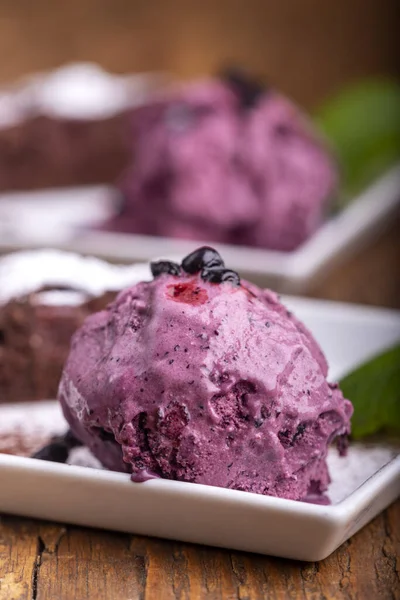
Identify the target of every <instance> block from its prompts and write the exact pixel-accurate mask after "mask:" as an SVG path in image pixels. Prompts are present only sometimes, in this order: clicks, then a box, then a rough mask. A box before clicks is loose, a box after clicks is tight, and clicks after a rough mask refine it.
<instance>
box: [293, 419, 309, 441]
mask: <svg viewBox="0 0 400 600" xmlns="http://www.w3.org/2000/svg"><path fill="white" fill-rule="evenodd" d="M305 430H306V424H305V423H300V425H298V426H297V429H296V433H295V434H294V436H293V438H292V446H293V444H294V443H295V442H296V440H297V439H298V438H299V437H301V436H302V435H303V433H304V432H305Z"/></svg>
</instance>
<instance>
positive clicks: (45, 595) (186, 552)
mask: <svg viewBox="0 0 400 600" xmlns="http://www.w3.org/2000/svg"><path fill="white" fill-rule="evenodd" d="M399 550H400V501H398V502H397V503H396V504H394V505H392V506H391V507H390V508H389V509H388V510H386V511H385V512H384V513H383V514H382V515H380V516H379V517H378V518H376V519H375V520H374V521H373V522H372V523H370V524H369V525H368V526H367V527H365V528H364V529H363V530H361V531H360V532H359V533H358V534H357V535H355V536H354V537H353V538H352V539H351V540H349V541H348V542H346V543H345V544H343V545H342V546H341V547H340V548H339V549H338V550H337V551H336V552H334V553H333V554H332V555H331V556H330V557H328V558H327V559H326V560H324V561H322V562H320V563H301V562H296V561H290V560H283V559H278V558H271V557H264V556H260V555H256V554H247V553H244V552H230V551H228V550H219V549H215V548H207V547H203V546H195V545H191V544H183V543H179V542H170V541H163V540H158V539H151V538H145V537H139V536H131V535H124V534H119V533H108V532H102V531H94V530H89V529H84V528H78V527H71V526H61V525H54V524H46V523H42V522H39V521H32V520H26V519H18V518H15V517H9V516H7V517H6V516H4V517H3V518H2V520H1V521H0V600H74V599H75V600H89V599H90V600H131V599H132V600H134V599H140V600H153V599H157V600H158V599H160V600H175V599H182V600H203V599H210V600H214V599H215V600H220V599H223V600H230V599H232V600H262V599H265V598H268V599H271V600H272V599H273V600H281V599H285V600H286V599H290V600H291V599H293V600H321V599H323V600H331V599H335V600H336V599H337V600H341V599H343V600H369V599H371V600H378V599H379V600H386V599H387V600H396V599H399V598H400V553H399Z"/></svg>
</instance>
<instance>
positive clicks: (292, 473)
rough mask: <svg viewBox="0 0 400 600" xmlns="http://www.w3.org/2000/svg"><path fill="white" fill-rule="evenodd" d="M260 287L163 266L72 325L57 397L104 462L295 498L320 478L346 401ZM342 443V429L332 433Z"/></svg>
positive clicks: (138, 475) (345, 415)
mask: <svg viewBox="0 0 400 600" xmlns="http://www.w3.org/2000/svg"><path fill="white" fill-rule="evenodd" d="M327 370H328V369H327V363H326V360H325V357H324V355H323V353H322V351H321V350H320V348H319V346H318V344H317V343H316V342H315V340H314V339H313V337H312V336H311V334H310V333H309V332H308V330H307V329H306V328H305V326H304V325H302V324H301V323H300V322H299V321H297V319H296V318H295V317H294V316H293V315H291V314H290V313H288V312H287V310H286V309H285V307H284V306H283V305H282V304H281V303H280V301H279V299H278V297H277V296H276V295H275V294H274V293H273V292H271V291H269V290H260V289H259V288H257V287H256V286H254V285H252V284H250V283H248V282H242V283H241V285H239V286H235V285H232V284H231V283H229V282H226V283H220V284H218V283H209V282H207V281H204V280H203V279H202V278H201V277H200V275H199V274H195V275H191V274H185V273H183V274H181V275H179V276H174V275H169V274H168V273H166V274H161V275H160V276H159V277H157V278H155V279H154V280H153V281H151V282H143V283H139V284H137V285H136V286H133V287H132V288H129V289H127V290H125V291H123V292H121V293H120V295H119V296H118V298H117V299H116V301H114V303H112V304H111V305H110V306H109V308H108V309H107V310H106V311H102V312H100V313H97V314H96V315H93V316H91V317H89V318H88V319H87V320H86V322H85V324H84V326H83V328H82V329H81V330H80V331H78V332H77V334H76V335H75V337H74V339H73V342H72V349H71V354H70V357H69V360H68V362H67V365H66V368H65V370H64V374H63V378H62V381H61V384H60V393H59V397H60V400H61V403H62V406H63V410H64V414H65V416H66V418H67V420H68V422H69V424H70V426H71V429H72V431H73V433H74V434H75V435H76V436H77V437H78V438H79V439H80V440H81V441H82V442H83V443H85V444H86V445H87V446H88V447H89V448H90V449H91V450H92V452H93V453H94V454H95V456H96V457H97V458H99V460H100V461H101V462H102V463H103V464H104V465H105V466H106V467H108V468H109V469H112V470H117V471H126V472H130V473H131V474H132V478H133V479H134V480H136V481H140V480H144V479H147V478H148V477H151V476H157V477H164V478H169V479H177V480H181V481H188V482H195V483H203V484H207V485H214V486H220V487H227V488H232V489H239V490H244V491H250V492H256V493H261V494H270V495H274V496H280V497H283V498H291V499H296V500H300V499H305V498H306V497H307V496H308V495H310V494H314V495H315V494H317V495H320V494H322V493H323V492H324V491H325V490H326V488H327V485H328V483H329V474H328V471H327V466H326V455H327V450H328V445H329V443H330V442H331V441H332V440H333V439H334V438H335V437H337V438H338V439H339V440H344V439H345V436H346V435H347V434H348V433H349V429H350V424H349V419H350V416H351V413H352V406H351V403H350V402H349V401H347V400H345V399H344V398H343V396H342V394H341V392H340V390H339V389H338V387H337V385H334V384H329V383H328V382H327V380H326V377H327ZM342 443H343V442H342Z"/></svg>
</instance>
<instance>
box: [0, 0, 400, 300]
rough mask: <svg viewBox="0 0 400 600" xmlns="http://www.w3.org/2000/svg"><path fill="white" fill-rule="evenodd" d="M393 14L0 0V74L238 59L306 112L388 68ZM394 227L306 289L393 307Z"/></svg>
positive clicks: (399, 278) (358, 0)
mask: <svg viewBox="0 0 400 600" xmlns="http://www.w3.org/2000/svg"><path fill="white" fill-rule="evenodd" d="M398 12H399V10H398V3H397V2H396V0H381V1H378V0H336V1H334V0H326V1H324V2H321V1H320V0H296V1H293V0H279V1H275V0H246V1H243V0H218V1H212V0H203V1H201V2H190V1H185V0H159V1H158V2H156V1H154V2H149V1H145V0H142V1H135V0H69V1H68V2H63V3H55V2H48V1H44V0H36V1H35V2H34V3H32V2H28V1H27V0H17V1H16V0H10V1H7V0H2V1H0V57H1V58H0V84H1V85H4V86H6V85H9V84H10V83H11V82H13V81H15V80H18V78H20V77H22V76H25V75H28V74H30V73H35V72H38V71H47V70H51V69H54V68H57V67H59V66H61V65H64V64H67V63H71V62H76V61H77V62H81V61H84V62H87V61H89V62H94V63H98V64H99V65H101V66H102V67H103V68H104V69H105V70H107V71H110V72H113V73H120V74H122V73H137V72H143V73H147V72H152V71H157V72H166V73H169V74H172V76H173V77H176V78H180V79H190V78H194V77H197V76H201V75H206V74H213V73H215V72H216V71H217V70H218V69H219V68H220V67H221V65H225V64H238V65H240V66H242V67H244V68H245V69H248V70H249V71H250V72H251V73H254V74H257V75H259V76H260V77H262V78H263V79H264V81H267V82H270V83H271V84H272V85H273V86H274V87H277V88H278V89H280V90H281V91H282V92H283V93H284V94H286V95H288V96H289V97H290V98H292V99H293V100H294V101H296V102H297V103H298V104H299V105H300V106H301V107H303V108H304V109H306V110H307V111H309V112H310V113H311V114H313V113H314V112H315V111H316V110H317V109H318V108H319V107H320V106H321V105H322V104H323V103H324V102H325V101H327V100H329V98H331V97H332V96H333V95H335V94H336V93H337V92H339V91H340V90H342V89H343V88H344V87H346V86H347V85H349V84H351V83H353V82H357V81H359V80H363V79H364V78H369V77H380V78H381V77H389V78H390V79H394V78H397V76H398V74H399V50H398ZM0 109H1V107H0ZM0 116H1V115H0ZM0 169H1V164H0ZM0 218H1V217H0ZM399 225H400V221H399V216H398V211H397V213H396V214H395V215H394V216H392V218H391V219H390V222H388V223H386V224H385V226H384V227H381V228H380V230H379V235H376V236H375V237H374V239H371V241H370V243H369V245H368V248H364V249H363V250H362V251H360V252H357V253H354V254H353V255H352V256H351V257H348V259H347V260H346V261H345V262H344V263H341V264H340V266H339V267H338V268H336V269H335V270H333V271H332V272H331V273H330V274H329V277H327V278H325V279H324V280H323V281H322V280H321V281H320V282H318V284H316V285H313V286H311V287H310V289H308V290H307V291H306V293H307V294H308V295H311V296H317V297H325V298H331V299H335V300H343V301H353V302H361V303H369V304H376V305H385V306H392V307H400V268H399V264H400V263H399V261H400V245H399V238H400V236H398V231H399Z"/></svg>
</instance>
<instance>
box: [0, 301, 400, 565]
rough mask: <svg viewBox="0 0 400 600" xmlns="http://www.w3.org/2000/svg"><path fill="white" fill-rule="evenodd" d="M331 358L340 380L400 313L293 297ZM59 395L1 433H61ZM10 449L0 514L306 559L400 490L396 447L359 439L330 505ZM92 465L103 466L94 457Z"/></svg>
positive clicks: (388, 339)
mask: <svg viewBox="0 0 400 600" xmlns="http://www.w3.org/2000/svg"><path fill="white" fill-rule="evenodd" d="M284 300H285V303H286V305H287V306H288V308H290V310H293V311H294V312H295V313H296V315H297V316H298V317H299V318H300V319H302V320H303V321H304V322H305V323H306V324H307V325H308V327H309V328H310V329H311V330H312V332H313V333H314V335H315V336H316V338H317V339H318V341H319V342H320V343H321V345H322V347H323V348H324V350H325V352H326V354H327V357H328V360H329V361H330V364H331V378H333V379H336V378H337V377H339V376H341V375H342V374H344V373H345V372H346V371H348V370H349V369H351V368H353V367H354V366H356V365H357V364H358V363H360V362H362V361H364V360H365V359H366V358H368V357H369V356H372V355H374V354H375V353H376V352H379V351H381V350H383V349H385V348H388V347H390V346H391V345H393V344H394V343H396V342H398V341H399V340H400V313H398V312H395V311H389V310H380V309H368V308H362V307H356V306H349V305H345V304H334V303H331V302H321V301H310V300H304V299H298V298H290V297H287V298H285V299H284ZM64 426H65V425H64V423H63V419H62V416H61V412H60V409H59V407H58V405H57V404H56V403H54V402H48V403H37V404H32V405H8V406H6V405H3V406H2V407H0V439H2V438H3V437H5V434H7V432H10V431H11V430H14V431H16V430H18V428H21V429H22V430H23V429H27V428H28V429H29V430H30V431H31V432H34V431H36V432H40V433H43V432H45V433H53V432H54V433H59V432H60V431H61V430H62V429H63V427H64ZM82 460H84V462H85V464H89V463H87V462H86V460H87V456H86V457H83V456H82V454H80V451H76V452H75V455H74V456H72V455H71V460H70V462H71V463H72V464H70V465H60V464H55V463H45V462H42V461H39V460H34V459H31V458H22V457H17V456H9V455H6V454H0V511H3V512H7V513H14V514H20V515H24V516H29V517H37V518H43V519H51V520H56V521H62V522H67V523H75V524H79V525H86V526H90V527H101V528H105V529H114V530H119V531H126V532H131V533H137V534H143V535H152V536H158V537H165V538H170V539H177V540H183V541H188V542H195V543H201V544H209V545H214V546H221V547H227V548H235V549H240V550H248V551H252V552H260V553H263V554H272V555H276V556H284V557H288V558H294V559H300V560H310V561H311V560H321V559H323V558H325V557H326V556H328V555H329V554H330V553H331V552H333V551H334V550H335V549H336V548H337V547H338V546H339V545H340V544H341V543H343V542H344V541H345V540H347V539H348V538H349V537H350V536H352V535H353V534H354V533H356V531H358V530H359V529H360V528H361V527H363V525H365V524H366V523H367V522H368V521H370V520H371V519H372V518H373V517H374V516H376V515H377V514H378V513H379V512H380V511H381V510H383V509H384V508H386V507H387V506H388V505H389V504H390V503H391V502H392V501H393V500H395V498H397V496H398V495H399V494H400V455H399V453H398V450H396V449H395V448H390V447H384V446H376V445H375V446H371V445H370V446H366V445H359V444H358V445H352V446H351V447H350V451H349V454H348V456H347V457H346V458H343V459H341V458H338V457H337V455H336V453H335V452H334V451H332V452H331V454H330V456H329V464H330V471H331V475H332V483H331V486H330V489H329V494H330V497H331V500H332V504H331V505H329V506H320V505H314V504H307V503H303V502H294V501H291V500H282V499H279V498H272V497H268V496H260V495H257V494H251V493H246V492H240V491H235V490H226V489H221V488H216V487H211V486H204V485H196V484H190V483H181V482H176V481H167V480H151V481H147V482H145V483H136V484H135V483H132V482H131V481H130V479H129V476H128V475H126V474H121V473H111V472H109V471H106V470H102V469H99V468H87V467H86V466H80V465H82ZM91 466H94V465H93V464H92V465H91Z"/></svg>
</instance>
